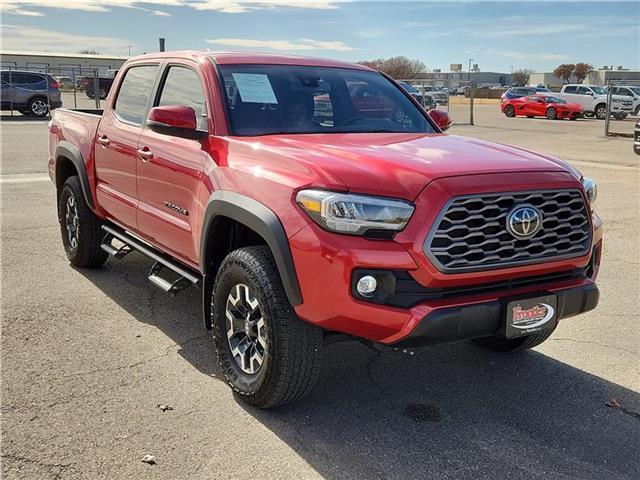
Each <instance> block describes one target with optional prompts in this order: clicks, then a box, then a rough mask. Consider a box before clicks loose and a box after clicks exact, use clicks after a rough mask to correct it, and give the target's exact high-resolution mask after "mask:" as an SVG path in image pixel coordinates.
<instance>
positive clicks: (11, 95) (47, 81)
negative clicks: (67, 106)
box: [0, 70, 62, 117]
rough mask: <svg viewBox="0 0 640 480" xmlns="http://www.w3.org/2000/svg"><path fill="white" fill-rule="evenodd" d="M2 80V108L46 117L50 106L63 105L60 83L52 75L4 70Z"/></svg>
mask: <svg viewBox="0 0 640 480" xmlns="http://www.w3.org/2000/svg"><path fill="white" fill-rule="evenodd" d="M0 80H1V86H0V100H1V102H2V106H1V109H2V110H18V111H19V112H20V113H22V114H23V115H27V116H32V117H46V116H47V114H48V113H49V109H50V108H51V109H54V108H59V107H61V106H62V100H61V98H60V85H59V84H58V82H57V81H56V80H55V79H54V78H53V77H51V75H47V74H45V73H36V72H26V71H21V70H2V71H1V72H0Z"/></svg>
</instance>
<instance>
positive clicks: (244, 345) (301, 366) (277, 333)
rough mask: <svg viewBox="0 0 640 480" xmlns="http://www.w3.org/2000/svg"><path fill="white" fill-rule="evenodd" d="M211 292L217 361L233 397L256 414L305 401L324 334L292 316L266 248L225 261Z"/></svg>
mask: <svg viewBox="0 0 640 480" xmlns="http://www.w3.org/2000/svg"><path fill="white" fill-rule="evenodd" d="M213 292H214V293H213V295H212V298H211V307H212V308H211V312H212V313H211V314H212V324H213V334H214V341H215V345H216V350H217V353H218V361H219V362H220V366H221V368H222V371H223V373H224V376H225V378H226V380H227V383H228V384H229V385H230V386H231V388H232V389H233V391H234V392H235V393H236V394H237V395H238V396H239V397H241V398H242V399H243V400H244V401H245V402H247V403H249V404H251V405H255V406H257V407H260V408H274V407H278V406H281V405H284V404H286V403H289V402H293V401H295V400H299V399H301V398H302V397H304V396H305V395H307V394H308V393H309V392H310V391H311V389H312V388H313V385H314V384H315V382H316V380H317V378H318V374H319V373H320V362H321V356H322V341H323V336H322V330H321V329H319V328H318V327H315V326H313V325H310V324H308V323H305V322H303V321H302V320H300V319H299V318H298V317H297V316H296V314H295V312H294V310H293V307H292V306H291V304H290V303H289V301H288V299H287V296H286V294H285V292H284V288H283V286H282V282H281V280H280V276H279V274H278V270H277V268H276V265H275V260H274V259H273V255H272V254H271V251H270V250H269V248H268V247H266V246H256V247H246V248H240V249H238V250H235V251H233V252H231V253H230V254H229V255H227V257H226V258H225V259H224V261H223V262H222V265H221V266H220V269H219V271H218V274H217V275H216V280H215V285H214V288H213Z"/></svg>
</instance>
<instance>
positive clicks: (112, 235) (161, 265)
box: [100, 225, 201, 296]
mask: <svg viewBox="0 0 640 480" xmlns="http://www.w3.org/2000/svg"><path fill="white" fill-rule="evenodd" d="M102 230H104V231H105V232H106V234H105V236H104V239H103V240H102V244H101V245H100V248H102V250H104V251H105V252H107V253H108V254H109V255H110V256H112V257H113V258H122V257H124V256H125V255H128V254H129V253H131V252H132V251H133V250H137V251H138V252H140V253H142V254H143V255H146V256H147V257H149V258H151V259H152V260H155V263H154V264H153V266H152V267H151V270H150V271H149V276H148V278H149V281H150V282H151V283H153V284H154V285H155V286H156V287H158V288H160V289H161V290H162V291H164V292H165V293H168V294H169V295H172V296H173V295H175V294H177V293H179V292H180V291H181V290H183V289H184V288H185V287H187V286H189V284H190V283H191V284H194V285H198V284H199V283H200V280H201V278H200V276H198V275H197V274H196V273H195V272H193V271H190V270H189V269H188V268H187V267H184V266H183V265H181V264H180V263H178V262H176V261H175V260H173V259H172V258H171V257H169V256H168V255H166V254H165V253H162V252H159V251H158V250H156V249H155V248H153V247H152V246H150V245H147V244H146V243H144V242H142V241H141V240H138V239H137V238H135V237H133V236H132V235H130V234H128V233H127V232H125V231H124V230H121V229H119V228H117V227H112V226H110V225H103V226H102ZM114 239H115V240H118V241H119V242H120V243H122V246H119V247H118V246H114V245H113V240H114ZM163 270H169V271H170V272H172V273H173V274H174V276H177V277H176V278H174V279H167V278H165V277H164V276H161V275H160V272H162V271H163Z"/></svg>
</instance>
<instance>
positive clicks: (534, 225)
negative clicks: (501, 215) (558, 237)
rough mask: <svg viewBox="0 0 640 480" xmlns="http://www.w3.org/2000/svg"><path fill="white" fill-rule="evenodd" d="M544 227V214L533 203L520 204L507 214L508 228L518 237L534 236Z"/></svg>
mask: <svg viewBox="0 0 640 480" xmlns="http://www.w3.org/2000/svg"><path fill="white" fill-rule="evenodd" d="M540 227H542V214H541V213H540V211H539V210H538V209H537V208H535V207H533V206H531V205H520V206H518V207H516V208H514V209H513V210H511V213H509V215H507V230H509V233H511V235H513V236H514V237H516V238H517V239H526V238H531V237H533V236H534V235H535V234H536V233H538V230H540Z"/></svg>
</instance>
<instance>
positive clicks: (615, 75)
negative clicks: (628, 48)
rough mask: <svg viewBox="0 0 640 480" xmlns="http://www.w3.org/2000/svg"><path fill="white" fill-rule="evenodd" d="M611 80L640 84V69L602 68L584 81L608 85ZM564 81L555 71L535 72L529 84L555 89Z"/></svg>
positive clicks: (613, 81) (570, 81)
mask: <svg viewBox="0 0 640 480" xmlns="http://www.w3.org/2000/svg"><path fill="white" fill-rule="evenodd" d="M609 82H612V83H615V84H620V83H628V84H630V85H640V70H627V69H624V68H621V67H618V68H617V69H616V70H614V69H613V68H601V69H598V70H594V71H593V72H591V73H590V74H589V76H588V77H587V78H586V79H585V80H584V82H582V83H585V84H590V85H608V84H609ZM563 83H564V82H563V80H562V78H559V77H556V76H555V75H554V74H553V73H533V74H531V77H530V78H529V85H544V86H545V87H549V88H553V89H556V88H560V87H562V85H563ZM569 83H577V80H576V78H575V77H572V78H569Z"/></svg>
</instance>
